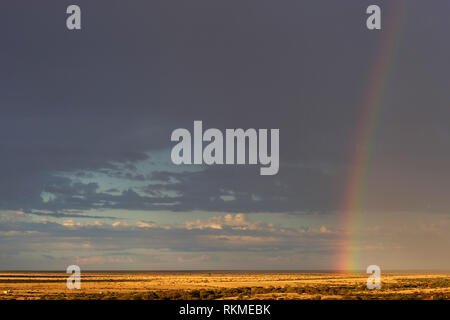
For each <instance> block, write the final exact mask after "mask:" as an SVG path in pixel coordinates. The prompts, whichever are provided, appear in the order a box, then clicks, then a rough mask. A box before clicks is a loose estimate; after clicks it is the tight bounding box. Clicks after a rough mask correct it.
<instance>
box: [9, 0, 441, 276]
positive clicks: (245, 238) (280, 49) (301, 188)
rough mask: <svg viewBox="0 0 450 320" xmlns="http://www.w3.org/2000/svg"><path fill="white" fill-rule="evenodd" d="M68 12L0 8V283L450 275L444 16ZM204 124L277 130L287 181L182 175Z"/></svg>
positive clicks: (180, 7) (360, 8)
mask: <svg viewBox="0 0 450 320" xmlns="http://www.w3.org/2000/svg"><path fill="white" fill-rule="evenodd" d="M73 3H74V2H73V1H65V0H64V1H55V0H53V1H50V0H42V1H33V2H30V1H22V0H19V1H17V0H14V1H13V0H3V1H1V3H0V40H1V46H0V110H1V116H0V179H1V183H0V269H1V270H16V269H21V270H65V268H66V267H67V266H68V265H71V264H77V265H79V266H80V267H81V269H82V270H83V269H89V270H101V269H108V270H111V269H117V270H119V269H120V270H126V269H128V270H179V269H186V270H192V269H221V270H223V269H272V270H273V269H294V270H335V269H336V268H339V264H338V263H337V261H338V260H339V257H340V256H342V255H343V254H344V255H353V254H357V255H358V256H359V260H358V261H357V264H356V268H358V269H365V268H366V267H367V266H368V265H370V264H376V265H379V266H380V267H381V268H382V270H383V269H389V270H394V269H402V270H418V269H430V270H431V269H433V270H437V269H441V270H449V269H450V254H449V253H448V246H449V245H450V197H449V194H450V170H449V163H450V127H449V125H448V123H449V119H450V108H449V102H450V81H449V74H450V63H449V60H448V57H449V56H450V42H449V41H447V38H448V30H449V29H450V19H448V12H450V11H449V9H450V3H449V2H448V1H437V0H433V1H427V2H424V1H419V0H409V1H401V0H395V1H381V0H377V1H365V0H364V1H360V0H351V1H339V2H338V1H323V0H302V1H298V0H296V1H294V0H283V1H277V2H276V3H275V2H273V1H268V0H258V1H256V0H228V1H219V0H218V1H210V0H191V1H180V0H173V1H151V2H147V1H138V0H133V1H126V2H125V1H112V0H111V1H104V0H97V1H84V0H78V1H76V4H78V5H79V6H80V7H81V11H82V30H77V31H69V30H67V28H66V18H67V14H66V8H67V6H68V5H70V4H73ZM375 3H376V4H378V5H379V6H380V7H381V8H382V29H381V30H368V29H367V27H366V19H367V17H368V15H367V14H366V8H367V7H368V6H369V5H371V4H375ZM389 21H391V22H392V21H393V22H394V23H389ZM389 41H390V43H391V44H392V48H394V49H392V50H388V51H386V52H384V54H385V55H386V64H377V63H376V61H378V60H377V59H378V58H379V56H380V55H381V54H383V43H386V42H389ZM380 68H381V69H380ZM377 72H380V73H381V74H383V75H384V76H383V78H382V79H381V81H382V84H383V89H382V90H380V92H376V94H375V96H376V99H377V103H376V105H377V106H376V108H377V119H376V121H375V120H374V121H373V123H372V126H373V127H374V130H373V134H372V135H371V136H370V139H367V140H364V139H363V140H361V139H360V136H359V135H360V134H361V131H359V130H358V128H360V127H361V115H362V114H363V113H364V108H365V103H364V101H365V99H366V97H367V92H368V91H370V86H371V81H370V79H371V75H373V74H377ZM195 120H201V121H203V126H204V128H218V129H220V130H225V129H226V128H243V129H247V128H267V129H271V128H278V129H279V130H280V169H279V172H278V174H276V175H273V176H261V175H260V174H259V166H250V165H239V166H233V165H231V166H230V165H227V166H207V165H195V166H192V165H175V164H173V163H172V161H171V158H170V153H171V149H172V147H173V146H174V143H173V142H172V141H170V135H171V133H172V131H173V130H175V129H177V128H187V129H188V130H191V131H192V128H193V122H194V121H195ZM358 143H362V144H367V145H369V144H370V150H371V152H370V155H369V156H368V157H369V158H370V161H368V162H367V163H368V164H367V175H366V179H365V181H364V185H363V187H364V203H363V206H362V209H361V212H359V213H358V214H357V217H359V218H358V220H357V221H356V219H355V221H354V222H350V223H349V222H348V221H346V219H344V218H343V217H346V216H355V215H352V213H348V212H345V210H349V209H348V208H345V206H343V198H345V194H346V193H347V189H348V184H349V172H352V170H353V169H354V168H358V167H360V166H361V163H359V162H358V161H359V160H358V158H355V157H353V156H352V155H353V153H352V150H354V148H355V144H358ZM355 226H357V227H355ZM349 237H352V238H357V239H358V241H355V242H349V241H346V240H345V239H348V238H349Z"/></svg>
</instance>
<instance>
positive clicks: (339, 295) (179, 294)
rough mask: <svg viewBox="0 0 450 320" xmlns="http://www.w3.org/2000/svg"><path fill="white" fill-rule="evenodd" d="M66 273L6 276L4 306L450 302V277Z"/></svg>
mask: <svg viewBox="0 0 450 320" xmlns="http://www.w3.org/2000/svg"><path fill="white" fill-rule="evenodd" d="M69 276H70V275H69V274H66V273H64V272H50V271H49V272H23V271H9V272H0V300H66V299H77V300H85V299H88V300H161V299H163V300H179V299H183V300H213V299H214V300H221V299H231V300H254V299H264V300H266V299H268V300H303V299H315V300H319V299H322V300H330V299H332V300H343V299H344V300H366V299H372V300H373V299H377V300H385V299H388V300H397V299H414V300H416V299H420V300H437V299H438V300H441V299H446V300H449V299H450V273H423V272H422V273H420V272H392V273H385V274H383V275H382V277H381V289H373V290H370V289H368V288H367V286H366V281H367V277H368V275H367V274H365V273H333V272H293V271H292V272H291V271H283V272H278V271H277V272H271V271H254V272H251V271H211V272H209V271H192V272H189V271H178V272H156V271H152V272H144V271H139V272H131V271H115V272H109V271H102V272H100V271H92V272H83V273H82V274H81V288H80V289H72V290H69V289H68V288H67V285H66V282H67V278H68V277H69Z"/></svg>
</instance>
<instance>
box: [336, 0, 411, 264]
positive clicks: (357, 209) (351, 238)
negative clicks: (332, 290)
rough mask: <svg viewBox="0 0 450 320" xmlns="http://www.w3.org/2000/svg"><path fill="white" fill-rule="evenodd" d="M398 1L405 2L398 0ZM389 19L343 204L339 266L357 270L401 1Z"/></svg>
mask: <svg viewBox="0 0 450 320" xmlns="http://www.w3.org/2000/svg"><path fill="white" fill-rule="evenodd" d="M397 3H398V4H402V2H400V1H397ZM389 9H390V10H392V11H391V13H390V14H389V17H388V21H387V23H382V30H381V31H371V32H382V33H383V34H382V38H381V45H380V46H379V52H378V54H377V56H376V60H375V63H374V65H373V68H372V70H371V71H370V75H369V81H368V89H367V90H366V91H365V95H364V99H363V103H362V108H361V115H360V118H359V120H358V123H357V127H356V131H355V137H356V141H355V144H354V147H353V148H352V150H351V153H350V163H349V165H350V166H349V167H350V168H349V173H348V180H347V183H346V188H345V189H344V190H345V192H344V196H343V199H342V202H341V205H340V208H341V209H340V212H341V213H340V219H342V225H343V228H344V236H343V239H341V240H342V241H341V243H340V249H339V253H338V256H337V260H338V261H337V263H336V265H337V266H336V270H339V271H342V272H353V271H357V270H358V269H360V268H361V267H363V266H361V265H360V253H359V252H360V249H359V247H360V236H359V234H360V230H359V229H360V227H361V226H362V224H363V218H364V217H363V213H364V198H365V195H366V187H367V181H368V175H369V172H370V167H371V160H372V158H373V157H372V156H373V153H374V149H375V143H376V132H377V127H378V122H379V119H380V114H381V111H382V109H383V108H382V107H383V98H384V94H385V91H386V88H387V86H388V83H389V79H390V73H391V72H392V70H393V63H394V62H395V56H396V52H397V43H398V39H399V35H400V32H401V29H402V28H401V26H402V24H403V10H402V7H401V6H400V5H397V6H395V7H393V8H389Z"/></svg>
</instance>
